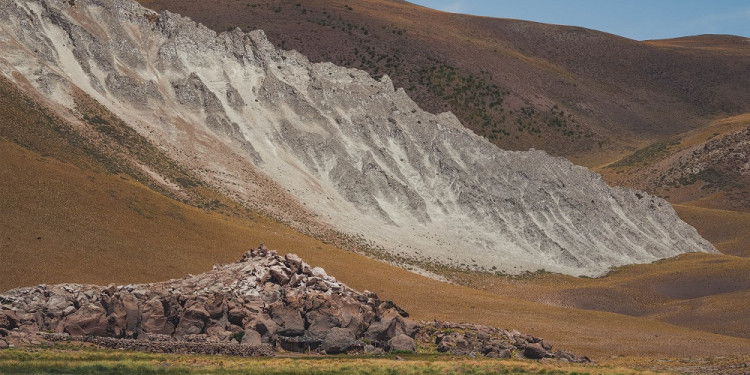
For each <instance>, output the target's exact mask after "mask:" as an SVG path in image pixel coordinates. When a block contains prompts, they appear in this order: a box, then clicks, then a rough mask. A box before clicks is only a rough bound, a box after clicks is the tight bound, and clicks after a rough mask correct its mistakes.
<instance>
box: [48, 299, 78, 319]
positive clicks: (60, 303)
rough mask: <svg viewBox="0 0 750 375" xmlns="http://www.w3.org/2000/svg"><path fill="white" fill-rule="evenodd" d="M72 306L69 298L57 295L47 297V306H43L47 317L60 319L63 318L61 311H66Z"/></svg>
mask: <svg viewBox="0 0 750 375" xmlns="http://www.w3.org/2000/svg"><path fill="white" fill-rule="evenodd" d="M72 306H73V301H71V299H70V298H69V297H66V296H62V295H59V294H53V295H51V296H50V297H49V299H48V300H47V304H46V306H45V312H46V313H47V315H49V316H53V317H61V316H63V311H65V309H67V308H68V307H72Z"/></svg>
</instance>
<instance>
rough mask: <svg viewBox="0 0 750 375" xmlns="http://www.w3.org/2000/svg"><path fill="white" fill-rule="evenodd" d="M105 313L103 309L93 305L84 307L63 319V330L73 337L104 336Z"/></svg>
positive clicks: (105, 330) (105, 331)
mask: <svg viewBox="0 0 750 375" xmlns="http://www.w3.org/2000/svg"><path fill="white" fill-rule="evenodd" d="M106 313H107V312H106V311H105V310H104V308H103V307H101V306H98V305H95V304H93V303H89V304H87V305H84V306H82V307H81V308H80V309H78V310H77V311H76V312H74V313H73V314H70V315H68V316H67V317H66V318H65V321H64V323H63V325H64V330H65V332H67V333H68V334H71V335H74V336H106V335H107V318H106Z"/></svg>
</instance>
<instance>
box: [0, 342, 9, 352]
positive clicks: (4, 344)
mask: <svg viewBox="0 0 750 375" xmlns="http://www.w3.org/2000/svg"><path fill="white" fill-rule="evenodd" d="M8 347H10V345H8V342H7V341H5V339H0V350H3V349H8Z"/></svg>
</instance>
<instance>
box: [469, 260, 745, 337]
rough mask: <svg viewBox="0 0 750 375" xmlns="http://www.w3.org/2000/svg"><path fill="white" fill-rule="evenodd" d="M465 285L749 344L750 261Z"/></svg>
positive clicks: (475, 279) (491, 279)
mask: <svg viewBox="0 0 750 375" xmlns="http://www.w3.org/2000/svg"><path fill="white" fill-rule="evenodd" d="M456 277H459V278H462V279H463V283H464V284H465V285H468V286H471V287H474V288H477V289H482V290H486V291H489V292H493V293H496V294H501V295H503V296H507V297H510V298H513V299H519V300H526V301H531V302H538V303H543V304H547V305H551V306H562V307H573V308H581V309H587V310H597V311H609V312H615V313H620V314H626V315H632V316H639V317H647V318H650V319H654V320H660V321H664V322H669V323H672V324H676V325H680V326H684V327H689V328H696V329H701V330H705V331H709V332H714V333H720V334H725V335H731V336H737V337H745V338H750V330H748V325H747V322H748V321H749V320H750V299H747V298H744V296H745V295H747V294H748V293H750V259H747V258H740V257H735V256H728V255H715V254H685V255H682V256H679V257H677V258H673V259H667V260H663V261H660V262H656V263H654V264H644V265H632V266H626V267H621V268H619V269H617V270H615V271H614V272H612V273H610V274H609V275H607V276H606V277H603V278H597V279H580V278H575V277H571V276H565V275H557V274H541V275H535V276H533V277H528V278H522V279H511V278H507V277H496V276H491V275H479V274H463V275H457V276H456Z"/></svg>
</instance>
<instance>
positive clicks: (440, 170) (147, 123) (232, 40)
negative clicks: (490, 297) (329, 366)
mask: <svg viewBox="0 0 750 375" xmlns="http://www.w3.org/2000/svg"><path fill="white" fill-rule="evenodd" d="M84 5H89V6H86V7H84ZM0 11H3V12H4V13H5V15H6V19H8V20H10V21H11V22H15V25H16V26H15V30H16V31H15V32H14V31H12V29H13V27H11V30H9V29H6V32H8V34H7V39H10V40H11V41H13V43H15V45H14V44H11V45H13V46H16V47H17V46H23V45H24V44H26V45H27V47H25V49H24V48H20V49H19V48H14V49H12V50H11V53H10V54H9V55H8V57H6V58H5V60H6V64H5V67H4V69H3V71H4V73H5V74H6V76H11V77H12V76H13V73H12V72H13V71H16V70H17V69H18V70H19V71H21V72H25V73H26V75H27V76H28V78H29V80H30V81H31V82H32V83H33V84H34V85H36V87H37V89H38V90H41V91H43V92H45V91H46V92H47V94H48V95H49V96H51V97H52V98H53V99H55V101H57V103H58V105H63V106H67V107H68V108H69V109H70V110H72V112H73V113H75V112H77V111H78V109H77V107H76V105H75V103H72V104H71V101H72V99H71V97H70V96H69V95H70V94H66V90H70V89H69V87H71V86H69V85H79V87H80V88H81V89H82V90H83V91H85V92H87V93H88V94H89V95H91V97H93V98H94V99H97V100H98V101H99V102H100V103H102V105H104V106H105V107H107V108H109V110H111V111H112V112H114V113H115V114H117V115H118V116H120V117H121V118H122V119H123V120H125V122H126V123H127V124H128V125H129V126H131V127H133V128H135V129H136V130H137V131H138V132H139V133H141V134H142V135H144V136H146V137H147V138H150V139H151V140H152V142H153V143H154V144H155V145H157V147H159V148H160V149H162V150H166V152H167V153H168V154H170V155H171V156H172V157H175V158H176V160H178V162H180V163H183V166H185V167H186V168H188V169H190V170H193V171H198V177H199V178H200V179H202V180H203V181H204V182H206V183H209V184H214V186H215V187H216V188H218V189H219V190H220V191H224V192H230V195H233V196H239V197H241V198H244V199H241V200H244V201H247V200H248V199H250V200H252V199H253V198H252V197H253V196H254V197H255V198H254V199H255V202H260V203H261V204H268V203H269V202H265V201H262V194H263V193H264V192H263V191H262V190H263V188H262V187H261V189H260V190H261V191H255V192H254V193H253V191H252V189H248V187H247V186H246V185H244V184H246V183H247V182H248V181H246V180H244V179H243V177H242V176H243V175H245V176H247V172H244V169H242V167H240V168H239V169H238V168H237V167H233V166H232V164H233V162H232V160H233V159H234V160H236V161H234V163H236V162H239V163H240V165H241V166H246V167H247V168H250V169H255V168H257V169H258V170H260V171H261V172H262V173H263V174H265V175H267V176H269V177H270V180H271V181H273V182H275V183H276V184H278V186H280V187H281V188H282V189H286V190H287V192H288V194H290V195H291V196H293V197H295V198H296V200H297V201H298V202H299V203H300V204H301V206H306V207H305V209H308V210H310V212H313V213H314V215H317V217H316V220H317V221H320V222H322V223H324V224H327V225H330V226H331V227H333V228H336V229H337V230H339V231H341V232H344V233H346V234H348V235H350V236H353V237H355V238H357V237H359V238H363V239H364V240H365V241H369V242H370V243H372V244H374V245H375V246H376V247H381V248H382V249H383V250H384V251H385V252H387V253H390V254H392V255H397V256H400V257H406V259H407V261H408V260H411V262H413V263H420V262H425V263H429V264H438V265H444V266H454V267H458V268H464V269H474V270H489V269H490V268H491V267H495V268H494V270H498V271H502V272H508V273H518V272H522V271H533V270H536V269H540V268H543V269H547V270H549V271H555V272H562V273H570V274H585V275H597V274H601V273H603V272H606V270H607V269H609V268H610V267H612V266H616V265H622V264H628V263H637V262H644V261H645V262H649V261H653V260H656V259H659V258H663V257H668V256H674V255H677V254H679V253H682V252H685V251H709V252H714V251H716V250H715V249H714V248H713V246H712V245H710V244H709V243H708V242H707V241H705V240H703V239H702V238H700V236H699V235H698V234H697V232H695V229H693V228H692V227H689V226H688V225H686V224H685V223H683V222H681V221H680V220H679V219H678V218H677V216H676V214H675V213H674V211H673V210H672V209H671V207H670V206H669V204H667V203H666V202H665V201H663V200H660V199H659V198H655V197H650V196H647V195H645V194H642V193H638V192H634V191H630V190H628V189H623V188H615V189H610V188H609V187H607V186H606V185H605V184H604V183H603V181H602V180H601V177H600V176H598V175H595V174H593V173H592V172H590V171H588V170H586V169H585V168H583V167H575V166H573V165H572V164H571V163H569V162H568V161H567V160H565V159H562V158H551V157H548V156H547V155H546V154H545V153H543V152H541V151H535V152H512V151H501V150H499V149H497V148H496V147H495V146H493V145H491V144H490V143H489V142H487V141H486V140H484V138H481V137H479V136H477V135H475V134H473V133H471V132H470V131H468V130H466V129H465V128H464V127H463V126H462V125H461V124H460V123H459V121H458V120H457V119H456V118H455V116H453V115H452V114H448V113H443V114H440V115H430V114H428V113H426V112H423V111H422V110H420V109H419V108H418V107H417V106H416V104H415V103H414V102H413V101H411V99H409V97H408V96H407V95H406V93H405V91H404V90H402V89H398V90H396V89H394V87H393V84H392V82H391V81H390V79H389V78H387V77H383V78H382V79H381V80H380V81H375V80H372V79H371V78H370V77H369V76H368V75H367V74H366V73H365V72H362V71H357V70H351V69H346V68H339V67H336V66H335V65H333V64H330V63H319V64H311V63H309V61H308V60H307V59H306V58H305V57H304V56H302V55H300V54H299V53H296V52H284V51H279V50H276V48H275V47H274V46H273V45H272V44H271V43H270V42H268V40H267V39H266V38H265V36H264V35H263V33H262V32H260V31H254V32H251V33H249V34H245V33H242V32H240V31H239V30H234V31H232V32H225V33H222V34H219V35H218V36H217V35H216V34H215V33H214V32H213V31H210V30H209V29H207V28H205V27H203V26H200V25H198V24H196V23H195V22H194V21H192V20H190V19H187V18H183V17H181V16H178V15H174V14H171V13H169V12H163V13H161V14H159V15H158V16H157V15H156V14H155V13H150V11H148V10H146V9H144V8H141V7H140V6H138V5H137V4H135V3H131V2H127V1H112V2H108V1H91V2H87V1H80V0H79V1H77V2H76V5H72V6H71V5H69V4H68V5H61V4H52V3H49V2H47V1H39V2H26V1H20V0H19V1H16V2H14V3H13V4H6V5H5V6H3V8H0ZM94 15H95V16H96V17H95V19H96V20H98V21H99V22H104V23H108V24H109V27H108V28H106V29H103V30H101V29H97V33H94V32H92V31H89V30H88V28H92V27H94V26H92V23H90V22H88V21H89V20H91V17H93V16H94ZM29 17H30V19H31V22H33V23H37V24H36V25H35V28H36V30H47V31H46V32H44V33H38V34H34V33H32V34H27V32H26V31H22V32H19V31H18V30H22V29H23V27H21V25H22V24H23V23H24V22H28V21H26V20H27V19H29ZM120 23H125V24H127V25H128V26H127V27H123V26H119V24H120ZM93 24H96V23H95V22H94V23H93ZM100 25H102V24H101V23H100ZM57 30H60V31H64V30H67V32H66V33H60V32H59V31H57ZM92 30H93V29H92ZM102 32H104V35H109V36H107V37H103V36H102V35H101V33H102ZM34 50H36V51H38V52H37V54H36V56H38V57H39V58H40V60H36V61H35V60H34V59H33V58H30V57H29V56H28V54H29V53H32V56H33V55H34V54H33V52H31V51H34ZM138 51H143V52H142V53H139V52H138ZM34 61H35V62H34ZM29 62H32V63H31V64H30V65H29ZM35 64H39V65H35ZM53 93H54V94H53ZM79 115H80V113H79ZM227 155H230V157H229V158H228V157H227ZM238 170H239V172H238ZM243 173H244V174H243ZM256 175H257V173H256ZM162 177H163V176H162ZM167 181H168V180H167ZM249 182H250V183H252V181H249ZM165 186H169V184H168V183H167V184H166V185H165ZM255 189H257V187H256V188H255ZM253 194H255V195H253ZM488 201H489V202H491V204H490V205H487V202H488ZM271 208H273V207H271ZM266 209H269V208H268V207H266ZM592 212H596V213H597V214H596V215H592ZM583 228H588V229H587V231H585V232H583V231H582V229H583ZM594 228H596V229H594ZM603 249H606V252H603ZM457 250H458V252H457ZM540 260H541V261H540Z"/></svg>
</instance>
